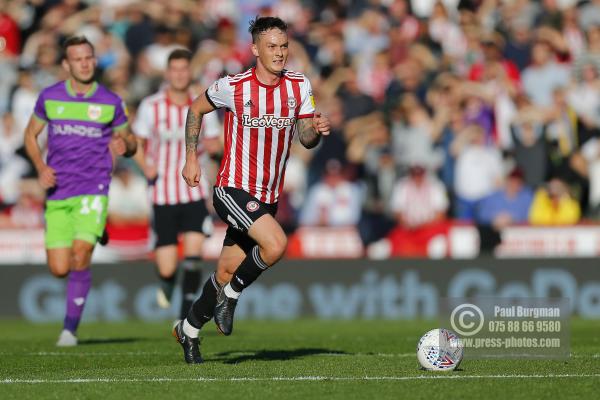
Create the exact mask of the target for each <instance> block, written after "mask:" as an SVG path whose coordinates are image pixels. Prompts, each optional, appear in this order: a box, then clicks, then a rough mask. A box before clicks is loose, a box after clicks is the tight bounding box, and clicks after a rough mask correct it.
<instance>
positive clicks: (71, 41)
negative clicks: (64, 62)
mask: <svg viewBox="0 0 600 400" xmlns="http://www.w3.org/2000/svg"><path fill="white" fill-rule="evenodd" d="M80 44H87V45H88V46H90V48H91V49H92V53H94V52H95V50H94V45H93V44H92V42H90V41H89V40H88V38H86V37H85V36H83V35H82V36H70V37H68V38H67V39H66V40H65V41H64V42H63V45H62V53H63V58H67V49H68V48H69V47H71V46H79V45H80Z"/></svg>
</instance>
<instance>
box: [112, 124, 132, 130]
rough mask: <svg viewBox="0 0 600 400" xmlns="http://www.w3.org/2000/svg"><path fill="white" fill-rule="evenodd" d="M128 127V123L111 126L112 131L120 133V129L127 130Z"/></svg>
mask: <svg viewBox="0 0 600 400" xmlns="http://www.w3.org/2000/svg"><path fill="white" fill-rule="evenodd" d="M128 125H129V122H123V123H122V124H121V125H117V126H113V128H112V130H113V131H120V130H121V129H125V128H127V126H128Z"/></svg>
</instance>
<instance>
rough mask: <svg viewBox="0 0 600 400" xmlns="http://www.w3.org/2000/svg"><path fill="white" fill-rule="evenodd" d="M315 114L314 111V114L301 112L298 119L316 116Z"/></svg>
mask: <svg viewBox="0 0 600 400" xmlns="http://www.w3.org/2000/svg"><path fill="white" fill-rule="evenodd" d="M314 116H315V114H314V113H313V114H300V115H298V116H297V117H296V119H303V118H312V117H314Z"/></svg>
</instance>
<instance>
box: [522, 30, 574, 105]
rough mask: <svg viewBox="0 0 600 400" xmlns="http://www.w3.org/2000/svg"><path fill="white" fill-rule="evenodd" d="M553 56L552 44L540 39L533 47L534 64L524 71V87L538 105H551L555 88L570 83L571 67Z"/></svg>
mask: <svg viewBox="0 0 600 400" xmlns="http://www.w3.org/2000/svg"><path fill="white" fill-rule="evenodd" d="M553 57H554V54H553V52H552V49H551V47H550V45H549V44H548V43H547V42H541V41H538V42H537V43H535V44H534V45H533V48H532V49H531V60H532V64H531V65H530V66H529V67H527V68H525V70H524V71H523V75H522V81H523V88H524V90H525V93H526V94H527V96H529V97H530V98H531V101H532V102H533V104H534V105H536V106H544V107H547V106H550V105H551V104H552V92H553V90H554V89H556V88H557V87H564V86H567V85H568V84H569V80H570V71H569V67H568V66H565V65H561V64H558V63H557V62H556V61H555V60H553Z"/></svg>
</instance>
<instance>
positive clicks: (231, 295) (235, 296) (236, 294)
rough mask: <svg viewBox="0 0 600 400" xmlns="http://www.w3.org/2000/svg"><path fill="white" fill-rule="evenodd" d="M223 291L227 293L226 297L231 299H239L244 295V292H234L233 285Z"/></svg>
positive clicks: (227, 286) (228, 285)
mask: <svg viewBox="0 0 600 400" xmlns="http://www.w3.org/2000/svg"><path fill="white" fill-rule="evenodd" d="M223 290H224V291H225V296H227V297H229V298H230V299H238V298H239V297H240V295H241V294H242V292H236V291H235V290H233V288H232V287H231V284H229V283H228V284H227V285H226V286H225V288H223Z"/></svg>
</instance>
